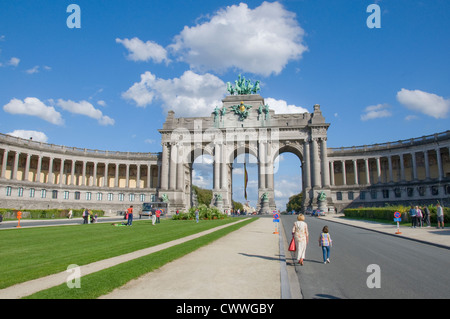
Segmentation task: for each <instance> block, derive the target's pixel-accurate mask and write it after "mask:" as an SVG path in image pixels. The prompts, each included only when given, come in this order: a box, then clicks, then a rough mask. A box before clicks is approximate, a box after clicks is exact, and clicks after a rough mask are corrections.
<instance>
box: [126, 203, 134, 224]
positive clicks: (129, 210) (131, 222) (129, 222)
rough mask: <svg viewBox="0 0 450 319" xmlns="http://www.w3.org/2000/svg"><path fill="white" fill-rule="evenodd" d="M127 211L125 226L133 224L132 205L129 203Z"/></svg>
mask: <svg viewBox="0 0 450 319" xmlns="http://www.w3.org/2000/svg"><path fill="white" fill-rule="evenodd" d="M127 213H128V223H127V226H131V225H132V224H133V205H131V206H130V208H128V209H127Z"/></svg>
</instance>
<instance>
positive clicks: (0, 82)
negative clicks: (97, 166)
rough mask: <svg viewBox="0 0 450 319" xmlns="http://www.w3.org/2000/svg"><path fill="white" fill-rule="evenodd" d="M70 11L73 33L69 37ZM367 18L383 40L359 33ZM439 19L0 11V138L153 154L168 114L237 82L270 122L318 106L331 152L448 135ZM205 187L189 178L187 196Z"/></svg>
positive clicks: (107, 5) (98, 8)
mask: <svg viewBox="0 0 450 319" xmlns="http://www.w3.org/2000/svg"><path fill="white" fill-rule="evenodd" d="M73 3H76V4H77V5H79V7H80V9H81V14H80V18H81V20H80V21H81V28H69V27H68V26H67V18H68V17H69V16H70V15H71V13H72V12H69V13H68V12H67V7H68V6H69V5H70V4H73ZM370 4H377V5H378V6H379V8H380V11H381V14H380V21H381V28H369V27H368V26H367V23H366V20H367V18H368V17H369V16H370V15H371V12H366V9H367V7H368V6H369V5H370ZM449 11H450V2H449V1H447V0H433V1H416V0H411V1H405V0H396V1H392V0H391V1H387V0H383V1H380V0H365V1H364V0H360V1H350V0H347V1H345V0H303V1H302V0H297V1H295V0H292V1H289V0H287V1H278V2H262V1H246V2H239V1H170V0H169V1H167V0H165V1H137V0H130V1H118V0H108V1H106V0H104V1H99V0H91V1H75V0H68V1H32V0H28V1H25V0H16V1H1V2H0V87H1V89H0V107H1V109H0V132H1V133H4V134H6V133H8V134H15V135H18V136H22V137H25V138H28V137H29V136H33V138H34V139H35V140H43V141H46V142H47V143H52V144H58V145H68V146H76V147H81V148H90V149H101V150H117V151H133V152H159V151H161V145H160V134H159V132H158V131H157V129H159V128H161V127H162V123H163V122H164V120H165V117H166V114H167V110H169V109H174V110H175V112H176V116H177V115H178V116H207V115H208V114H209V113H210V112H212V110H213V109H214V106H215V104H217V103H218V101H219V102H220V100H221V99H222V98H223V97H224V96H225V95H224V94H225V85H224V84H225V83H226V82H228V81H231V82H233V81H234V80H235V79H236V78H237V75H238V74H240V73H241V74H243V75H245V76H246V77H247V78H251V79H254V80H257V79H258V80H260V81H261V92H260V94H261V95H262V96H263V97H264V98H265V99H266V103H268V104H269V106H271V107H272V108H273V109H275V110H276V111H277V112H304V111H305V110H306V111H310V112H311V111H312V110H313V105H314V104H320V105H321V109H322V112H323V114H324V116H325V118H326V120H327V122H329V123H330V124H331V126H330V128H329V131H328V146H329V147H340V146H352V145H364V144H372V143H382V142H387V141H396V140H399V139H407V138H411V137H419V136H422V135H428V134H433V133H437V132H442V131H446V130H448V129H449V125H448V118H449V115H450V63H449V61H448V59H449V52H450V37H449V36H448V32H449V30H450V21H449V19H448V16H447V14H448V12H449ZM23 131H26V132H23ZM299 167H300V161H299V160H298V159H297V158H296V157H295V156H294V155H292V154H286V153H285V154H283V157H282V158H281V159H280V165H279V170H278V172H277V175H276V182H275V186H276V194H277V204H278V206H279V207H280V208H281V209H283V208H284V207H285V206H284V205H285V203H286V201H287V198H288V197H289V196H291V195H293V194H295V193H298V192H300V191H301V186H300V185H301V181H300V168H299ZM293 171H294V172H295V171H297V172H298V174H297V175H295V174H293V173H292V172H293ZM249 174H250V180H251V181H253V183H254V185H253V188H252V189H249V196H250V197H251V200H250V203H251V204H252V205H254V204H255V200H256V199H255V197H256V194H255V192H256V191H255V189H256V186H255V185H256V184H257V181H256V180H255V179H256V168H254V169H253V171H252V168H249ZM210 175H211V171H209V173H208V171H205V170H203V168H200V167H199V168H197V169H196V178H197V182H198V184H205V185H207V184H208V183H209V184H210V178H208V176H210ZM241 176H242V175H240V172H239V170H237V171H236V172H235V174H234V181H235V183H236V185H235V186H234V193H235V199H236V200H241V201H242V197H243V196H242V193H243V192H242V191H241V188H242V183H238V182H237V181H238V180H240V179H241ZM208 181H209V182H208ZM251 185H252V184H250V186H251Z"/></svg>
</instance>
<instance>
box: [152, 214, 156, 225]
mask: <svg viewBox="0 0 450 319" xmlns="http://www.w3.org/2000/svg"><path fill="white" fill-rule="evenodd" d="M155 224H156V211H153V210H152V226H155Z"/></svg>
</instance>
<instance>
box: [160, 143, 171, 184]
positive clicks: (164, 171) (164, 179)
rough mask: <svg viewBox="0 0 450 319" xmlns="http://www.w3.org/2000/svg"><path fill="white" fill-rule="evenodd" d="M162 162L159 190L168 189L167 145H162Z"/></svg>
mask: <svg viewBox="0 0 450 319" xmlns="http://www.w3.org/2000/svg"><path fill="white" fill-rule="evenodd" d="M162 146H163V152H162V161H161V189H164V190H166V189H168V188H169V148H168V145H167V143H162Z"/></svg>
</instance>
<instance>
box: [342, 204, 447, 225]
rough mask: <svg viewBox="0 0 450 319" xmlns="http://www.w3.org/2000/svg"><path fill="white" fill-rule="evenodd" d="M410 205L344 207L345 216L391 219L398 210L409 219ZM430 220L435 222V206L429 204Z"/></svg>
mask: <svg viewBox="0 0 450 319" xmlns="http://www.w3.org/2000/svg"><path fill="white" fill-rule="evenodd" d="M410 208H411V207H410V206H402V205H397V206H386V207H360V208H346V209H344V215H345V217H351V218H362V219H381V220H388V221H393V218H394V213H395V212H400V213H401V214H402V220H404V221H405V220H408V219H409V209H410ZM428 209H429V210H430V221H431V222H432V223H436V206H433V205H429V206H428ZM449 219H450V208H448V207H444V222H445V223H447V222H449Z"/></svg>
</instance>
